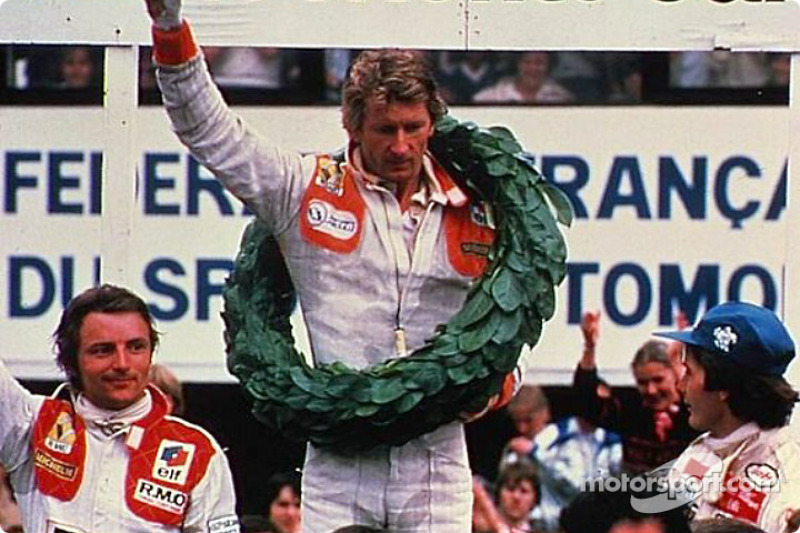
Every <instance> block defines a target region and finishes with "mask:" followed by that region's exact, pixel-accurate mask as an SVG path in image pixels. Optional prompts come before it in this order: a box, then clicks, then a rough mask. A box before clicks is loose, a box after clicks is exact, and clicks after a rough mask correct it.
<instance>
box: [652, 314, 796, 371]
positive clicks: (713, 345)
mask: <svg viewBox="0 0 800 533" xmlns="http://www.w3.org/2000/svg"><path fill="white" fill-rule="evenodd" d="M654 335H655V336H657V337H665V338H667V339H674V340H676V341H680V342H683V343H685V344H688V345H690V346H697V347H698V348H701V349H702V350H705V351H707V352H709V353H712V354H716V355H719V356H720V357H724V358H726V359H728V360H729V361H731V362H733V363H735V364H737V365H741V366H743V367H745V368H748V369H750V370H753V371H755V372H758V373H759V374H766V375H769V376H781V375H783V373H784V372H785V371H786V367H787V366H789V362H790V361H791V360H792V359H793V358H794V341H792V338H791V336H790V335H789V332H788V331H787V329H786V326H784V325H783V322H781V321H780V319H779V318H778V317H777V316H776V315H775V313H773V312H772V311H770V310H769V309H766V308H764V307H760V306H757V305H753V304H749V303H745V302H726V303H723V304H719V305H717V306H714V307H712V308H711V309H709V310H708V312H707V313H706V314H705V315H704V316H703V318H702V319H701V320H700V322H698V323H697V326H695V328H694V329H692V330H688V329H687V330H682V331H665V332H658V333H654Z"/></svg>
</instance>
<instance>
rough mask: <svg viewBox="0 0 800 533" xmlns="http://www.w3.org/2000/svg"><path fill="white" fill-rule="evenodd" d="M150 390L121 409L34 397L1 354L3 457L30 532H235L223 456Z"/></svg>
mask: <svg viewBox="0 0 800 533" xmlns="http://www.w3.org/2000/svg"><path fill="white" fill-rule="evenodd" d="M167 412H168V404H167V400H166V398H165V397H164V395H163V394H162V393H161V392H159V391H158V390H157V389H154V388H150V389H148V390H147V392H146V395H145V397H144V398H142V399H141V400H140V401H138V402H136V403H135V404H133V405H131V406H129V407H128V408H126V409H123V410H121V411H107V410H104V409H100V408H98V407H96V406H93V405H92V404H91V403H89V402H88V400H87V399H86V398H85V397H83V396H82V395H78V396H75V395H73V394H71V393H70V391H69V389H68V388H67V387H66V386H64V387H61V388H59V390H58V391H57V393H56V395H54V396H53V397H45V396H40V395H34V394H31V393H30V392H28V391H27V390H26V389H24V388H23V387H22V386H21V385H20V384H19V383H17V381H16V380H15V379H14V378H13V377H12V376H11V375H10V374H9V372H8V370H7V369H6V367H5V365H4V364H3V363H2V361H0V461H2V463H3V464H4V465H5V467H6V469H7V470H8V472H9V478H10V480H11V484H12V487H13V489H14V495H15V497H16V498H17V502H18V503H19V506H20V509H21V511H22V518H23V528H24V530H25V532H26V533H60V532H63V533H89V532H105V533H108V532H112V531H113V532H114V533H129V532H142V533H144V532H152V531H172V532H177V531H182V532H198V533H199V532H207V533H238V531H239V525H238V520H237V517H236V514H235V503H236V502H235V496H234V489H233V481H232V478H231V473H230V469H229V467H228V461H227V459H226V457H225V455H224V454H223V453H222V450H221V449H220V447H219V445H218V444H217V442H216V441H215V440H214V438H213V437H212V436H211V435H209V434H208V433H206V432H205V431H204V430H203V429H201V428H199V427H197V426H195V425H193V424H190V423H188V422H186V421H184V420H181V419H179V418H175V417H172V416H169V415H168V414H167Z"/></svg>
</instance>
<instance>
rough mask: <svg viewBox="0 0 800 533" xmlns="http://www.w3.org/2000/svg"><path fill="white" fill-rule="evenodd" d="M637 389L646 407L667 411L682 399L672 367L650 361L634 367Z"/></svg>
mask: <svg viewBox="0 0 800 533" xmlns="http://www.w3.org/2000/svg"><path fill="white" fill-rule="evenodd" d="M633 377H634V378H635V379H636V388H637V389H638V390H639V393H640V394H641V395H642V403H643V404H644V406H645V407H648V408H650V409H653V410H655V411H666V410H667V409H669V407H670V405H672V404H673V403H676V402H677V401H678V400H679V399H680V394H679V393H678V378H677V375H676V374H675V370H674V369H673V368H672V367H671V366H667V365H664V364H661V363H659V362H656V361H650V362H648V363H643V364H641V365H637V366H635V367H633Z"/></svg>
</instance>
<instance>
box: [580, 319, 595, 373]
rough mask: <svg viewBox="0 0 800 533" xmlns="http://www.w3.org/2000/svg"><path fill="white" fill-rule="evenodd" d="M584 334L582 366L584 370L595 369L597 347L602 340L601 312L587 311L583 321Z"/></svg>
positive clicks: (582, 330) (582, 331)
mask: <svg viewBox="0 0 800 533" xmlns="http://www.w3.org/2000/svg"><path fill="white" fill-rule="evenodd" d="M581 333H583V356H582V357H581V361H580V365H581V368H584V369H587V370H588V369H592V368H594V367H595V346H597V341H598V340H599V338H600V311H587V312H586V313H584V314H583V320H582V321H581Z"/></svg>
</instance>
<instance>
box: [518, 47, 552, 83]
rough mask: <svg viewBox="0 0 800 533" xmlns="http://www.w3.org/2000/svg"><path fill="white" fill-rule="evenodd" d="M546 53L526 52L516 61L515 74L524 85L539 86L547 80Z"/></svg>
mask: <svg viewBox="0 0 800 533" xmlns="http://www.w3.org/2000/svg"><path fill="white" fill-rule="evenodd" d="M547 69H548V58H547V53H546V52H526V53H524V54H522V57H520V58H519V60H518V61H517V73H518V74H519V78H520V79H521V80H522V81H524V82H525V83H526V84H529V85H534V86H537V87H538V86H540V85H542V84H543V83H544V81H545V79H547Z"/></svg>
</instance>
